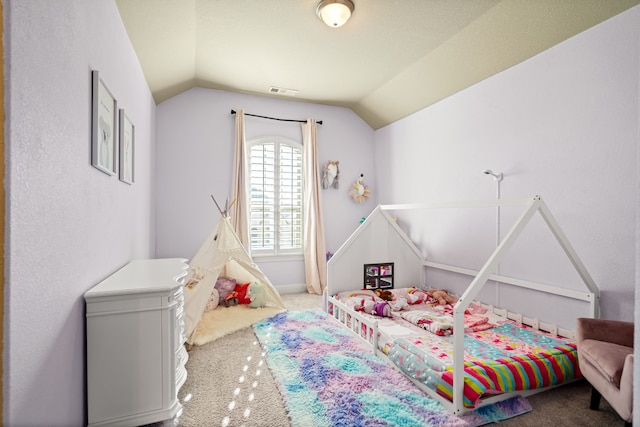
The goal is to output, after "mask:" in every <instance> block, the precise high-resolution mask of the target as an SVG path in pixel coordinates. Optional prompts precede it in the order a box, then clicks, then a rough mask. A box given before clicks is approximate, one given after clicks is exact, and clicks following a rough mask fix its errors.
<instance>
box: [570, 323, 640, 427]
mask: <svg viewBox="0 0 640 427" xmlns="http://www.w3.org/2000/svg"><path fill="white" fill-rule="evenodd" d="M576 332H577V345H578V362H579V363H580V370H581V371H582V375H583V376H584V377H585V379H586V380H587V381H589V384H591V387H592V390H591V404H590V408H591V409H593V410H597V409H598V407H599V406H600V398H601V397H602V396H604V398H605V399H606V400H607V402H609V405H611V407H612V408H613V409H614V410H615V411H616V412H617V413H618V414H619V415H620V416H621V417H622V419H623V420H624V421H625V422H626V424H625V425H626V426H631V422H632V419H633V323H631V322H622V321H618V320H604V319H588V318H580V319H578V325H577V330H576Z"/></svg>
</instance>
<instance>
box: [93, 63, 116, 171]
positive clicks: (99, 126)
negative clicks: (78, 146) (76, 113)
mask: <svg viewBox="0 0 640 427" xmlns="http://www.w3.org/2000/svg"><path fill="white" fill-rule="evenodd" d="M91 83H92V84H91V88H92V91H91V92H92V105H91V164H92V165H93V166H94V167H96V168H97V169H99V170H101V171H102V172H104V173H106V174H108V175H115V173H116V160H117V146H116V136H117V135H116V126H117V123H118V108H117V105H118V104H117V102H116V99H115V97H114V96H113V94H112V93H111V91H109V88H107V86H106V85H105V83H104V82H103V81H102V78H101V77H100V74H99V72H98V71H97V70H92V71H91Z"/></svg>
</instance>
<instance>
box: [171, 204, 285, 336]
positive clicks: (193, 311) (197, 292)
mask: <svg viewBox="0 0 640 427" xmlns="http://www.w3.org/2000/svg"><path fill="white" fill-rule="evenodd" d="M219 276H229V277H233V278H234V279H236V280H237V281H238V282H241V283H248V282H253V281H256V280H257V281H260V282H262V283H263V284H264V290H265V293H266V295H267V298H266V299H267V305H271V306H277V307H281V308H283V309H284V308H285V305H284V303H283V302H282V299H281V298H280V294H279V293H278V291H277V290H276V288H275V287H274V286H273V285H272V284H271V282H270V281H269V279H268V278H267V276H265V274H264V273H263V272H262V271H261V270H260V268H258V266H257V265H256V264H255V263H254V262H253V260H252V259H251V257H250V256H249V254H248V253H247V251H246V250H245V248H244V246H243V245H242V243H241V242H240V239H239V238H238V236H237V235H236V233H235V232H234V231H233V228H232V227H231V224H230V223H229V218H228V217H227V216H226V215H224V214H223V216H222V218H221V219H220V222H219V223H218V225H217V226H216V227H215V229H214V230H213V232H212V233H211V234H210V235H209V237H208V238H207V240H205V242H204V244H203V245H202V247H201V248H200V250H198V252H197V253H196V255H195V256H194V257H193V259H192V260H191V261H190V263H189V273H188V275H187V278H186V282H185V283H186V284H187V286H185V287H184V311H185V316H184V321H185V329H186V330H185V333H186V336H187V343H189V344H192V343H193V335H194V332H195V330H196V326H197V325H198V322H200V319H201V318H202V314H203V312H204V309H205V307H206V305H207V301H208V300H209V297H210V296H211V292H212V291H213V289H214V287H215V284H216V280H217V279H218V277H219ZM190 282H196V284H195V285H193V283H192V284H191V285H189V284H190ZM257 310H258V309H257Z"/></svg>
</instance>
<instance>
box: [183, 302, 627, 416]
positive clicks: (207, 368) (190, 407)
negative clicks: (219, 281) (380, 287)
mask: <svg viewBox="0 0 640 427" xmlns="http://www.w3.org/2000/svg"><path fill="white" fill-rule="evenodd" d="M282 298H283V300H284V302H285V304H286V305H287V307H288V308H289V309H290V310H306V309H310V308H320V307H321V306H322V297H320V296H319V295H309V294H284V295H282ZM187 371H188V377H187V381H186V383H185V385H184V386H183V387H182V389H181V390H180V393H179V396H178V397H179V398H180V401H181V402H182V404H183V406H184V410H183V413H182V416H181V417H180V418H179V419H178V424H179V425H180V426H184V427H192V426H193V427H202V426H246V427H252V426H255V427H258V426H260V427H271V426H273V427H283V426H289V425H290V421H289V418H288V417H287V413H286V411H285V409H284V403H283V400H282V397H281V395H280V393H279V391H278V388H277V385H276V382H275V381H274V379H273V376H272V375H271V372H270V371H269V369H268V368H267V367H266V363H265V359H264V354H263V350H262V347H261V346H260V344H259V342H258V340H257V338H256V335H255V334H254V332H253V328H251V327H248V328H244V329H242V330H240V331H238V332H235V333H233V334H230V335H227V336H224V337H222V338H219V339H218V340H216V341H214V342H211V343H209V344H205V345H203V346H199V347H194V348H193V349H192V350H191V351H190V353H189V361H188V362H187ZM589 396H590V387H589V385H588V384H587V383H586V382H584V381H578V382H575V383H572V384H569V385H565V386H563V387H559V388H556V389H554V390H550V391H547V392H544V393H539V394H536V395H533V396H529V397H528V398H527V400H528V401H529V403H530V404H531V406H532V407H533V411H531V412H529V413H527V414H524V415H520V416H518V417H516V418H512V419H510V420H505V421H501V422H500V423H499V425H500V426H501V427H515V426H521V427H540V426H567V427H569V426H571V427H573V426H585V427H600V426H617V425H620V426H622V425H624V423H623V422H622V420H621V419H620V418H619V417H618V416H617V414H616V413H615V412H614V411H613V409H612V408H611V407H610V406H609V404H608V403H607V402H606V401H605V400H604V399H603V400H602V403H601V405H600V410H599V411H591V410H589Z"/></svg>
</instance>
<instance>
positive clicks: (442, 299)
mask: <svg viewBox="0 0 640 427" xmlns="http://www.w3.org/2000/svg"><path fill="white" fill-rule="evenodd" d="M427 294H429V296H430V297H431V298H433V299H434V300H436V302H437V303H438V304H440V305H447V304H455V303H456V302H457V301H458V298H456V297H454V296H451V295H449V292H447V291H445V290H444V289H428V290H427Z"/></svg>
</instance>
